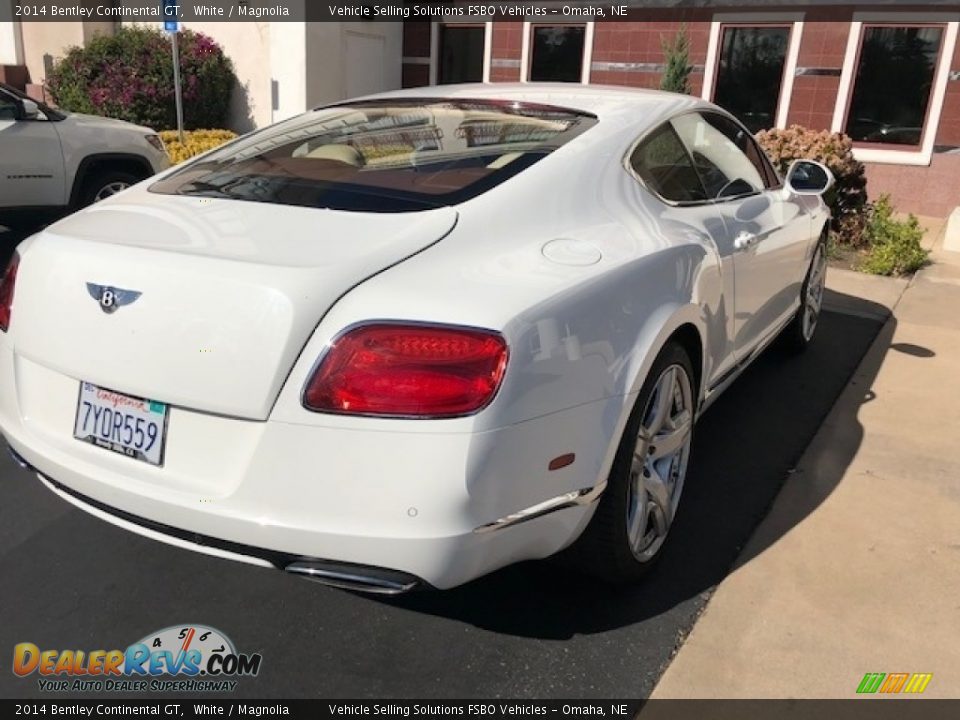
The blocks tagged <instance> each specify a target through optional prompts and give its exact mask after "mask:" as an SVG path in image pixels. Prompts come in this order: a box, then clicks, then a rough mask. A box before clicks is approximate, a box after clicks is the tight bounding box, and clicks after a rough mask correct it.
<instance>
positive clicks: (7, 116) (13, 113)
mask: <svg viewBox="0 0 960 720" xmlns="http://www.w3.org/2000/svg"><path fill="white" fill-rule="evenodd" d="M18 114H19V113H18V111H17V103H16V102H14V100H13V98H12V97H10V96H9V95H7V94H6V93H5V92H0V120H16V119H17V115H18Z"/></svg>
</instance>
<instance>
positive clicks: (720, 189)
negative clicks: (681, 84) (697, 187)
mask: <svg viewBox="0 0 960 720" xmlns="http://www.w3.org/2000/svg"><path fill="white" fill-rule="evenodd" d="M670 122H671V123H672V125H673V127H674V129H675V130H676V132H677V135H678V136H679V138H680V139H681V140H682V141H683V144H684V146H686V148H687V150H688V151H689V152H690V156H691V157H692V158H693V163H694V166H695V167H696V169H697V173H699V175H700V179H701V180H702V181H703V186H704V189H705V191H706V196H707V198H708V199H710V200H715V199H722V198H733V197H742V196H744V195H752V194H754V193H757V192H760V191H761V190H763V189H764V188H765V187H767V183H766V182H765V172H764V170H763V164H762V160H761V158H760V156H759V155H757V153H758V152H759V150H758V149H757V148H756V147H755V146H752V145H751V143H752V142H753V140H752V138H750V135H749V133H748V132H747V131H746V130H744V129H743V128H741V127H740V126H739V125H738V124H737V123H735V122H733V121H732V120H730V119H729V118H726V117H724V116H722V115H718V114H716V113H702V114H701V113H688V114H686V115H680V116H679V117H675V118H674V119H673V120H671V121H670ZM748 153H751V154H753V155H754V159H753V160H751V158H750V157H749V156H748ZM758 162H759V163H760V165H759V168H758V165H757V163H758Z"/></svg>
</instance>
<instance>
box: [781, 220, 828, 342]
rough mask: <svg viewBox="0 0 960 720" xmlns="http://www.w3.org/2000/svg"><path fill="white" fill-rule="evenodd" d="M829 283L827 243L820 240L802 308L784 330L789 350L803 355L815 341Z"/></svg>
mask: <svg viewBox="0 0 960 720" xmlns="http://www.w3.org/2000/svg"><path fill="white" fill-rule="evenodd" d="M826 281H827V241H826V236H825V235H824V237H821V238H820V241H819V242H818V243H817V247H816V248H815V249H814V251H813V258H812V260H811V261H810V267H809V269H808V270H807V276H806V277H805V278H804V280H803V285H802V286H801V287H800V307H799V308H798V309H797V314H796V315H794V317H793V320H791V321H790V324H789V325H787V327H786V328H784V331H783V335H782V340H783V345H784V346H785V347H786V349H787V350H789V351H791V352H795V353H801V352H803V351H804V350H806V349H807V347H808V346H809V345H810V343H811V342H812V341H813V336H814V333H815V332H816V330H817V324H818V323H819V320H820V310H821V309H822V307H823V293H824V290H825V289H826Z"/></svg>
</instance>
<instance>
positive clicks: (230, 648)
mask: <svg viewBox="0 0 960 720" xmlns="http://www.w3.org/2000/svg"><path fill="white" fill-rule="evenodd" d="M262 660H263V657H262V656H261V655H260V653H238V652H237V650H236V648H235V647H234V645H233V642H232V641H231V640H230V638H228V637H227V636H226V635H224V634H223V633H222V632H220V631H219V630H215V629H214V628H211V627H207V626H205V625H174V626H171V627H168V628H164V629H163V630H160V631H158V632H155V633H151V634H149V635H147V636H146V637H145V638H143V639H142V640H140V641H138V642H135V643H133V644H132V645H129V646H128V647H127V648H126V650H87V651H84V650H41V649H40V648H39V647H38V646H37V645H35V644H34V643H29V642H23V643H19V644H17V645H15V646H14V648H13V672H14V674H15V675H18V676H20V677H23V678H26V677H29V676H31V675H33V674H34V673H36V674H37V675H38V676H39V677H38V680H37V682H38V685H39V688H40V690H42V691H45V692H78V691H80V692H98V691H110V692H117V691H121V692H122V691H132V692H145V691H148V690H150V691H181V692H202V691H205V692H210V691H222V692H229V691H232V690H235V689H236V687H237V684H238V682H239V681H238V680H237V679H236V678H239V677H244V676H246V677H253V676H255V675H256V674H257V673H259V672H260V663H261V661H262Z"/></svg>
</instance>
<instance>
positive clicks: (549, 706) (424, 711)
mask: <svg viewBox="0 0 960 720" xmlns="http://www.w3.org/2000/svg"><path fill="white" fill-rule="evenodd" d="M0 716H2V717H11V716H17V717H40V718H47V717H58V718H59V717H130V716H138V717H139V716H159V717H168V718H199V717H203V718H207V717H228V718H270V717H288V718H313V719H318V720H324V719H326V718H337V719H339V720H343V719H344V718H352V717H380V718H397V717H403V718H409V717H431V718H433V717H454V716H461V717H477V718H487V719H490V720H504V719H509V720H518V719H519V718H524V717H528V718H534V717H564V718H567V717H581V716H592V717H603V718H614V719H615V718H629V719H630V720H634V719H638V720H761V719H762V720H767V719H770V720H814V719H816V720H820V719H824V718H826V719H827V720H861V718H862V719H863V720H914V719H916V720H927V719H928V718H937V719H938V720H939V718H950V719H951V720H953V718H957V717H960V700H920V699H917V700H903V699H891V700H886V699H883V700H881V699H858V700H649V701H640V700H589V701H585V700H543V701H538V700H496V701H468V700H441V701H438V700H290V701H284V700H213V701H189V700H148V699H144V700H101V701H96V700H89V699H85V700H56V701H52V700H28V701H17V700H0Z"/></svg>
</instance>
